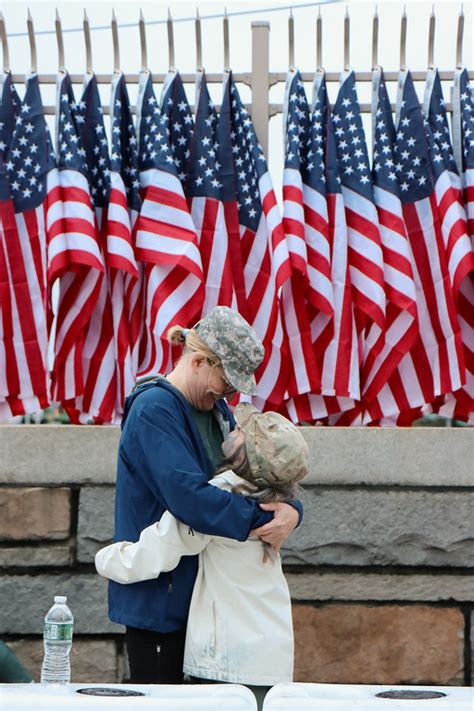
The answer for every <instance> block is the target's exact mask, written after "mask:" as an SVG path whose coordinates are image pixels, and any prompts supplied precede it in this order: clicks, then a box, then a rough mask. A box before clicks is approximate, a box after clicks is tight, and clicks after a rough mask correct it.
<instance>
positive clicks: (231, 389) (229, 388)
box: [207, 358, 237, 397]
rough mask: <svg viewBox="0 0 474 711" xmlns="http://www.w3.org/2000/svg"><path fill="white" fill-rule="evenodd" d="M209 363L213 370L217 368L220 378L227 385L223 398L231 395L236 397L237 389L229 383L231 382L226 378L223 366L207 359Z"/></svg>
mask: <svg viewBox="0 0 474 711" xmlns="http://www.w3.org/2000/svg"><path fill="white" fill-rule="evenodd" d="M207 362H208V364H209V365H210V366H211V368H216V369H217V372H218V373H219V377H220V378H222V380H223V381H224V383H225V388H224V390H223V391H222V397H229V396H230V395H234V394H235V393H236V392H237V389H236V388H234V386H233V385H232V383H229V381H228V380H227V378H226V377H225V375H224V371H223V368H222V366H220V365H217V364H216V363H214V362H213V361H212V360H211V359H210V358H208V359H207Z"/></svg>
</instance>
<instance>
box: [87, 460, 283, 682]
mask: <svg viewBox="0 0 474 711" xmlns="http://www.w3.org/2000/svg"><path fill="white" fill-rule="evenodd" d="M242 481H243V480H242V479H240V478H239V477H238V476H236V475H235V474H234V473H233V472H232V471H227V472H224V473H222V474H219V475H218V476H217V477H215V478H214V479H213V480H212V482H211V483H212V484H213V485H215V486H219V487H220V488H222V489H227V490H231V489H232V487H234V486H235V485H237V484H239V483H242ZM198 553H199V570H198V574H197V577H196V582H195V584H194V590H193V595H192V599H191V607H190V611H189V618H188V627H187V632H186V647H185V653H184V671H185V673H186V674H190V675H192V676H196V677H201V678H204V679H214V680H219V681H226V682H234V683H241V684H252V685H262V686H272V685H273V684H277V683H280V682H291V681H292V680H293V625H292V618H291V602H290V594H289V591H288V585H287V583H286V580H285V577H284V575H283V571H282V568H281V560H280V556H279V555H276V554H272V557H271V559H270V561H269V562H267V563H263V553H264V544H263V543H262V542H261V541H260V539H258V538H255V539H253V538H249V539H248V540H247V541H244V542H239V541H234V540H232V539H230V538H221V537H219V536H208V535H204V534H201V533H197V532H196V531H192V530H191V529H190V528H189V526H187V525H186V524H183V523H180V522H179V521H177V520H176V519H175V518H174V517H173V516H172V515H171V514H170V513H169V512H168V511H166V512H165V513H164V514H163V516H162V518H161V520H160V522H159V523H155V524H153V525H151V526H148V528H145V529H144V530H143V531H142V533H141V536H140V540H139V541H138V542H137V543H128V542H127V541H121V542H118V543H113V544H112V545H110V546H107V547H106V548H103V549H102V550H100V551H99V552H98V553H97V555H96V557H95V564H96V568H97V571H98V572H99V573H100V575H103V576H105V577H106V578H110V579H111V580H115V581H116V582H118V583H135V582H138V581H141V580H149V579H151V578H155V577H157V576H158V575H159V574H160V573H162V572H166V571H170V570H173V568H175V567H176V565H177V564H178V562H179V559H180V558H181V556H183V555H196V554H198Z"/></svg>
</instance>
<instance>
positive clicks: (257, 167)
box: [221, 72, 291, 409]
mask: <svg viewBox="0 0 474 711" xmlns="http://www.w3.org/2000/svg"><path fill="white" fill-rule="evenodd" d="M222 103H223V108H222V110H221V119H222V120H223V121H224V122H225V123H226V124H228V123H229V118H228V116H226V112H227V111H230V124H231V134H230V135H231V149H232V154H233V163H234V169H235V174H236V178H237V180H236V193H235V198H236V201H237V210H238V217H239V226H240V245H241V253H242V263H243V271H244V283H245V296H246V305H247V312H246V313H244V314H242V315H243V316H244V317H245V318H247V320H248V322H249V323H250V324H251V325H252V326H253V328H254V329H255V331H256V333H257V334H258V336H259V337H260V339H261V340H262V342H263V344H264V346H265V357H264V360H263V363H262V365H261V366H260V367H259V369H258V370H257V373H256V376H257V383H258V395H257V397H256V399H255V402H256V404H257V406H258V407H259V408H260V409H263V408H264V407H270V406H272V405H273V404H279V403H280V402H281V400H282V399H283V395H284V392H285V389H286V381H287V362H285V361H286V360H287V359H286V358H285V337H284V333H283V329H282V324H281V315H280V311H279V304H278V297H277V293H278V290H279V289H280V287H281V286H282V285H283V284H284V282H285V281H286V280H287V279H288V278H289V277H290V275H291V266H290V261H289V254H288V246H287V243H286V239H285V233H284V230H283V225H282V222H281V216H280V212H279V209H278V205H277V201H276V198H275V194H274V191H273V186H272V183H271V178H270V175H269V173H268V169H267V162H266V160H265V156H264V154H263V151H262V149H261V146H260V144H259V143H258V140H257V137H256V135H255V131H254V128H253V125H252V121H251V119H250V117H249V115H248V111H247V110H246V109H245V107H244V105H243V104H242V101H241V99H240V96H239V93H238V91H237V87H236V86H235V84H234V82H233V79H232V74H231V73H230V72H229V73H227V75H226V77H225V83H224V98H223V102H222ZM239 309H240V307H239Z"/></svg>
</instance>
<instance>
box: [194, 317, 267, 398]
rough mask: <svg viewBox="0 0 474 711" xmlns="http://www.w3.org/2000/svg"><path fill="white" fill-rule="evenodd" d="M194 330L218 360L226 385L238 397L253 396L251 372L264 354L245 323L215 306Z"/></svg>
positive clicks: (260, 344) (254, 335)
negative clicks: (238, 395) (230, 386)
mask: <svg viewBox="0 0 474 711" xmlns="http://www.w3.org/2000/svg"><path fill="white" fill-rule="evenodd" d="M193 328H194V330H195V331H196V333H197V334H198V336H199V338H201V340H203V341H204V343H205V344H206V345H207V346H208V347H209V348H210V349H211V351H213V352H214V353H215V354H216V355H217V356H218V357H219V358H220V360H221V362H222V367H223V369H224V374H225V377H226V378H227V380H228V381H229V383H230V384H231V385H232V386H233V387H234V388H235V389H236V390H237V391H238V392H239V393H245V394H247V395H255V393H256V392H257V384H256V382H255V376H254V371H255V370H256V369H257V368H258V366H259V365H260V363H261V362H262V360H263V356H264V353H265V350H264V347H263V345H262V343H261V341H260V339H259V338H258V336H257V334H256V333H255V331H254V330H253V328H252V327H251V326H249V324H248V323H247V321H246V320H245V319H244V318H242V316H241V315H240V314H239V313H238V312H237V311H234V310H233V309H230V308H228V307H227V306H215V307H214V308H213V309H212V310H211V311H209V313H208V314H207V316H204V318H202V319H201V320H200V321H198V323H197V324H196V325H195V326H194V327H193Z"/></svg>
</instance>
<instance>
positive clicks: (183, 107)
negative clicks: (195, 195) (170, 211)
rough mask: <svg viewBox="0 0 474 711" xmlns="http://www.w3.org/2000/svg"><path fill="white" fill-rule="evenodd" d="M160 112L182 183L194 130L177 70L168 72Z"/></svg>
mask: <svg viewBox="0 0 474 711" xmlns="http://www.w3.org/2000/svg"><path fill="white" fill-rule="evenodd" d="M160 104H161V112H162V116H163V121H164V122H165V123H166V135H167V136H168V142H169V145H170V148H171V152H172V154H173V157H174V161H175V165H176V169H177V171H178V178H179V179H180V181H181V184H182V185H183V188H184V186H185V184H186V178H187V174H188V167H189V156H190V146H191V139H192V137H193V131H194V121H193V115H192V113H191V108H190V106H189V103H188V99H187V97H186V92H185V91H184V86H183V81H182V79H181V75H180V73H179V72H178V71H176V70H172V71H170V72H169V73H168V75H167V77H166V80H165V83H164V85H163V90H162V92H161V101H160Z"/></svg>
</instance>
